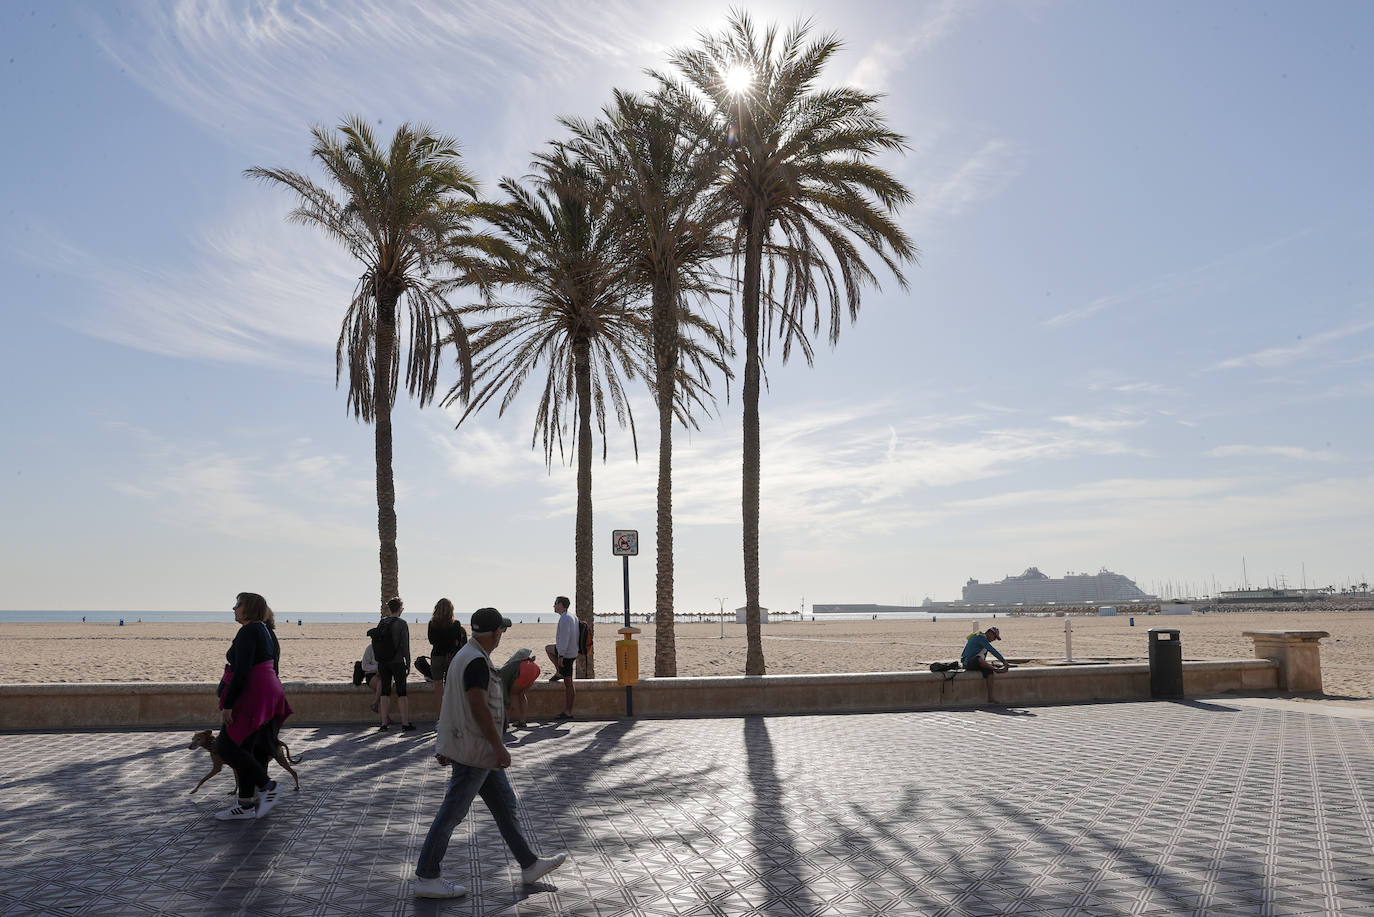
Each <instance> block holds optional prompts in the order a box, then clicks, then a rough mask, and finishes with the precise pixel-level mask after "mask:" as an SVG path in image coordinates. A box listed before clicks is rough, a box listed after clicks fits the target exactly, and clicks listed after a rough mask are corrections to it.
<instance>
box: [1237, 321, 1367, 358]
mask: <svg viewBox="0 0 1374 917" xmlns="http://www.w3.org/2000/svg"><path fill="white" fill-rule="evenodd" d="M1372 328H1374V321H1367V322H1356V323H1354V324H1351V325H1346V326H1345V327H1342V328H1333V329H1332V330H1330V331H1323V332H1321V333H1320V334H1314V335H1310V336H1309V337H1306V338H1303V340H1302V341H1301V342H1300V343H1297V344H1293V345H1291V346H1289V347H1267V348H1265V349H1264V350H1257V351H1255V352H1254V353H1250V354H1246V355H1244V356H1240V357H1232V358H1231V359H1229V360H1223V361H1222V362H1220V363H1218V364H1217V366H1216V368H1217V369H1246V368H1250V367H1259V368H1263V369H1274V368H1275V367H1279V366H1287V365H1288V364H1290V363H1293V362H1295V361H1297V360H1301V359H1303V358H1305V357H1309V356H1312V355H1313V354H1315V353H1317V352H1318V351H1320V350H1322V349H1323V348H1325V347H1326V345H1328V344H1331V343H1334V342H1336V341H1340V340H1344V339H1345V338H1348V337H1354V336H1355V335H1360V334H1364V333H1365V332H1366V331H1369V330H1370V329H1372Z"/></svg>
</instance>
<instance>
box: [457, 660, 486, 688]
mask: <svg viewBox="0 0 1374 917" xmlns="http://www.w3.org/2000/svg"><path fill="white" fill-rule="evenodd" d="M490 687H491V666H490V665H488V664H487V660H486V659H484V658H483V657H481V656H478V657H477V658H476V659H474V660H472V661H471V662H469V663H468V667H467V668H466V669H463V690H464V691H467V690H468V689H469V688H481V689H482V690H483V691H486V690H487V689H488V688H490Z"/></svg>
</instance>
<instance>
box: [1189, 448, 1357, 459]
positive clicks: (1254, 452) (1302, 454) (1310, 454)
mask: <svg viewBox="0 0 1374 917" xmlns="http://www.w3.org/2000/svg"><path fill="white" fill-rule="evenodd" d="M1203 454H1204V455H1209V456H1211V457H1212V458H1231V457H1234V456H1239V455H1251V456H1278V457H1279V458H1287V459H1301V460H1303V461H1313V462H1331V461H1335V460H1336V459H1338V458H1340V456H1339V455H1337V454H1336V453H1334V452H1329V451H1324V450H1318V449H1307V448H1305V447H1303V446H1250V445H1232V446H1217V447H1216V448H1215V449H1208V450H1207V451H1206V452H1205V453H1203Z"/></svg>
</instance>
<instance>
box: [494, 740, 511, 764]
mask: <svg viewBox="0 0 1374 917" xmlns="http://www.w3.org/2000/svg"><path fill="white" fill-rule="evenodd" d="M496 766H497V768H499V769H501V770H504V769H506V768H508V767H510V752H508V751H506V746H504V745H502V746H501V747H500V748H498V749H496Z"/></svg>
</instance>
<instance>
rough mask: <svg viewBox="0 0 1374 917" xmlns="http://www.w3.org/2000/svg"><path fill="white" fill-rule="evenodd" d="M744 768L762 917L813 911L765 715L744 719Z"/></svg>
mask: <svg viewBox="0 0 1374 917" xmlns="http://www.w3.org/2000/svg"><path fill="white" fill-rule="evenodd" d="M744 754H745V768H746V773H747V775H748V779H749V784H750V786H751V788H752V789H753V791H754V807H753V811H752V815H751V825H752V828H753V832H754V849H755V851H756V855H757V858H758V860H759V862H760V865H761V866H762V867H764V869H761V870H760V871H761V872H762V874H763V889H764V892H765V897H764V899H763V913H766V914H785V915H788V917H793V915H796V914H804V913H808V912H810V911H812V910H814V909H815V907H816V901H815V899H814V897H813V896H812V894H811V891H810V889H809V888H808V887H807V882H806V880H807V876H806V875H804V874H803V870H802V869H801V868H800V864H799V862H798V854H797V844H796V838H795V837H794V836H793V833H792V828H791V827H790V826H789V825H788V823H787V805H786V801H785V800H784V799H783V794H782V781H781V780H780V779H779V777H778V770H777V762H776V760H775V758H774V754H773V742H772V739H771V738H769V735H768V721H767V720H766V719H765V718H764V717H761V716H747V717H745V718H744Z"/></svg>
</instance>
